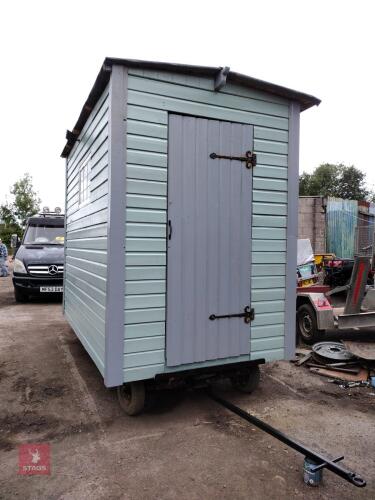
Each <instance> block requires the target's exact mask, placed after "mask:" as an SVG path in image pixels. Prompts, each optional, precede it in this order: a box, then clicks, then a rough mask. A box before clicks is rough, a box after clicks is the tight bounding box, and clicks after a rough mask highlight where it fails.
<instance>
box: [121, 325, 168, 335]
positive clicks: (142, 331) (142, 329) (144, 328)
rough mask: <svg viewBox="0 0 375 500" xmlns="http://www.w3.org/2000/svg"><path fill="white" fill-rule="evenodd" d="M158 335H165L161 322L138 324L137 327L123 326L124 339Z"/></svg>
mask: <svg viewBox="0 0 375 500" xmlns="http://www.w3.org/2000/svg"><path fill="white" fill-rule="evenodd" d="M159 335H165V323H164V322H163V321H159V322H158V323H139V324H137V325H126V326H125V338H126V339H137V338H143V337H156V336H159Z"/></svg>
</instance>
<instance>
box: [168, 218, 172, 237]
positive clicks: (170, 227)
mask: <svg viewBox="0 0 375 500" xmlns="http://www.w3.org/2000/svg"><path fill="white" fill-rule="evenodd" d="M171 238H172V223H171V220H170V219H169V220H168V239H169V240H170V239H171Z"/></svg>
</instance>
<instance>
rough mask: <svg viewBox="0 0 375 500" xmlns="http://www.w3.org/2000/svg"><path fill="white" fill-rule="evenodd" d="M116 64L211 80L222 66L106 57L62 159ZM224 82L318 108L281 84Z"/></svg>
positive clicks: (233, 77)
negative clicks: (204, 77)
mask: <svg viewBox="0 0 375 500" xmlns="http://www.w3.org/2000/svg"><path fill="white" fill-rule="evenodd" d="M116 64H118V65H123V66H127V67H131V68H142V69H154V70H165V71H171V72H175V73H185V74H189V75H198V76H199V75H200V76H211V77H215V76H216V75H218V74H219V73H220V72H221V71H222V70H223V69H224V68H223V67H213V66H193V65H189V64H174V63H165V62H156V61H139V60H137V59H117V58H112V57H108V58H106V59H105V60H104V63H103V65H102V67H101V69H100V71H99V74H98V76H97V78H96V80H95V83H94V86H93V87H92V89H91V92H90V94H89V96H88V98H87V100H86V102H85V104H84V106H83V108H82V110H81V113H80V115H79V117H78V120H77V123H76V124H75V125H74V128H73V130H72V131H67V133H66V139H67V142H66V144H65V147H64V150H63V152H62V153H61V156H62V157H63V158H66V157H67V156H68V155H69V153H70V151H71V149H72V147H73V145H74V143H75V142H76V140H77V137H78V136H79V134H80V133H81V130H82V128H83V127H84V125H85V123H86V121H87V119H88V117H89V115H90V113H91V111H92V109H93V108H94V106H95V104H96V103H97V101H98V99H99V97H100V96H101V94H102V92H103V90H104V89H105V87H106V86H107V84H108V82H109V79H110V74H111V67H112V66H113V65H116ZM227 81H229V82H233V83H238V84H240V85H244V86H245V87H251V88H253V89H257V90H262V91H264V92H269V93H270V94H274V95H277V96H280V97H285V98H286V99H289V100H292V101H297V102H299V103H300V105H301V111H304V110H306V109H308V108H311V107H312V106H318V105H319V104H320V99H317V98H316V97H314V96H312V95H309V94H304V93H302V92H298V91H296V90H292V89H289V88H287V87H282V86H280V85H275V84H273V83H269V82H265V81H263V80H258V79H257V78H253V77H251V76H247V75H243V74H241V73H236V72H234V71H229V72H228V74H227Z"/></svg>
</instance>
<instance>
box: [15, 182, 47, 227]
mask: <svg viewBox="0 0 375 500" xmlns="http://www.w3.org/2000/svg"><path fill="white" fill-rule="evenodd" d="M10 192H11V193H12V195H13V196H14V202H13V213H14V216H15V217H16V219H17V220H18V221H19V223H20V225H21V227H22V228H24V227H25V224H26V220H27V218H28V217H30V216H31V215H35V214H36V213H37V212H38V211H39V207H40V199H39V198H38V195H37V193H36V192H35V191H34V186H33V182H32V177H31V175H30V174H28V173H26V174H24V176H23V177H22V178H21V179H20V180H18V181H16V182H15V183H14V184H13V187H12V189H11V190H10Z"/></svg>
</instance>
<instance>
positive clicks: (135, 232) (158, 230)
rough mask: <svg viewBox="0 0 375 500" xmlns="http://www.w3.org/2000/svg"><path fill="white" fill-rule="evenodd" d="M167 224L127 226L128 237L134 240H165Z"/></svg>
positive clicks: (133, 224) (132, 223)
mask: <svg viewBox="0 0 375 500" xmlns="http://www.w3.org/2000/svg"><path fill="white" fill-rule="evenodd" d="M166 230H167V227H166V224H142V223H140V224H135V223H134V222H129V223H127V224H126V236H128V237H134V238H137V237H139V238H165V235H166Z"/></svg>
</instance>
